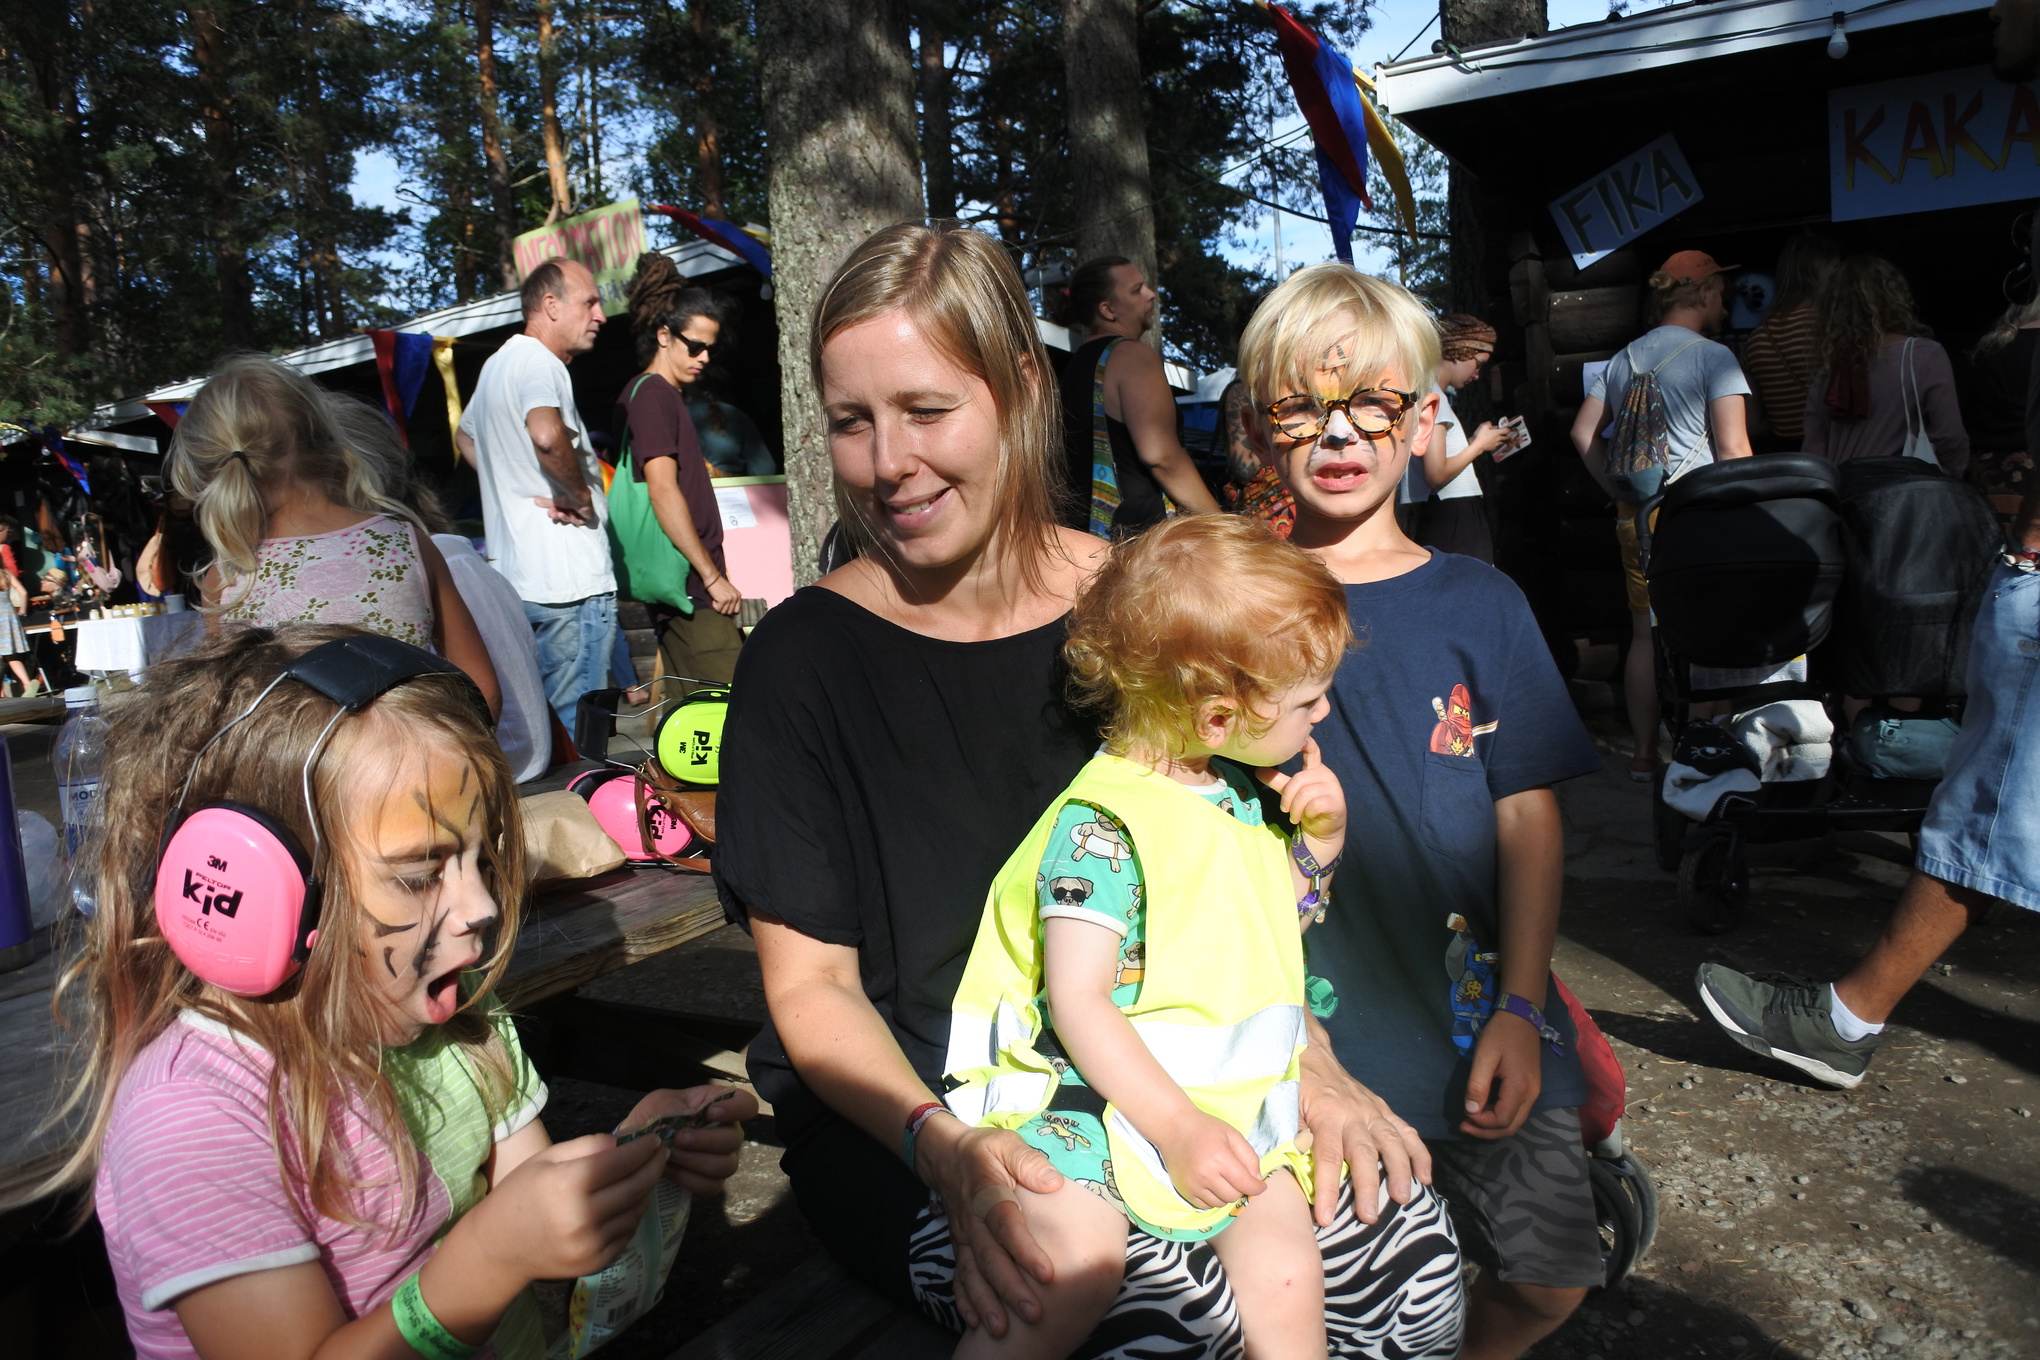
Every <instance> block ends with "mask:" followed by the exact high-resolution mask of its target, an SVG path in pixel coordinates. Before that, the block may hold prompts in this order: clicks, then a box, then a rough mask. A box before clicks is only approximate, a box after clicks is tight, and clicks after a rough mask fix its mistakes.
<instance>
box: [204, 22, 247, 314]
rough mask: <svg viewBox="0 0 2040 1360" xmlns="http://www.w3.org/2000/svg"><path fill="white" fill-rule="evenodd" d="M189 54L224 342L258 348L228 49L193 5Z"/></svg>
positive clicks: (218, 31) (216, 25) (214, 25)
mask: <svg viewBox="0 0 2040 1360" xmlns="http://www.w3.org/2000/svg"><path fill="white" fill-rule="evenodd" d="M190 15H191V37H192V41H191V59H192V63H193V64H194V65H195V66H197V67H198V88H199V120H200V122H201V123H202V124H203V126H204V130H205V158H206V165H207V168H208V172H209V173H208V176H207V178H208V180H209V184H208V187H209V188H210V190H211V197H212V223H211V231H212V240H213V272H214V274H215V275H216V277H217V280H218V286H219V295H220V343H221V344H222V345H223V346H224V347H225V348H227V349H253V348H254V347H255V280H254V276H253V275H252V274H251V273H250V272H249V268H248V247H247V244H246V243H245V242H244V241H243V240H242V239H241V230H240V220H241V205H240V203H239V201H238V195H237V194H236V192H235V182H236V175H235V164H236V161H237V148H236V146H235V141H236V139H235V136H234V124H233V117H232V113H233V96H232V95H230V94H229V93H228V92H227V61H226V53H225V52H224V51H223V50H222V48H221V38H222V36H223V34H222V32H221V29H220V23H219V19H218V17H217V16H215V15H214V13H213V12H212V10H210V9H208V8H202V7H194V8H193V9H192V10H191V11H190Z"/></svg>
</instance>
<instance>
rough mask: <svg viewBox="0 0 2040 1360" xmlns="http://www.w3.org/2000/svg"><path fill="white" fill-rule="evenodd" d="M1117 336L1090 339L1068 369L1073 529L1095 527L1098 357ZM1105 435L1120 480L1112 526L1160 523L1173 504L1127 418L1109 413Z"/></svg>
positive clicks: (1065, 393)
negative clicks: (1093, 428)
mask: <svg viewBox="0 0 2040 1360" xmlns="http://www.w3.org/2000/svg"><path fill="white" fill-rule="evenodd" d="M1117 338H1118V337H1117V336H1111V335H1101V336H1099V337H1098V338H1097V339H1096V340H1087V341H1085V342H1084V343H1083V344H1081V345H1079V346H1078V347H1077V352H1076V353H1075V354H1072V355H1071V356H1070V361H1069V363H1068V364H1067V365H1065V366H1064V368H1063V371H1062V402H1063V452H1064V453H1065V454H1066V455H1067V457H1068V459H1069V485H1070V497H1069V499H1068V501H1067V502H1065V504H1064V513H1063V524H1064V525H1065V526H1067V527H1068V528H1071V529H1078V530H1088V529H1089V528H1090V527H1091V421H1092V412H1091V400H1092V396H1093V394H1094V388H1095V384H1096V382H1097V375H1098V356H1099V355H1100V354H1102V353H1104V351H1105V346H1106V345H1108V344H1110V343H1111V342H1112V341H1113V340H1115V339H1117ZM1105 434H1106V437H1107V438H1108V439H1109V440H1110V441H1111V443H1112V466H1113V470H1114V475H1115V476H1116V477H1117V478H1118V481H1119V510H1118V512H1117V513H1115V514H1114V515H1113V516H1112V527H1113V528H1115V529H1124V530H1126V531H1128V532H1129V533H1131V532H1133V531H1135V530H1139V529H1145V528H1147V527H1148V526H1149V525H1150V524H1155V523H1158V522H1159V521H1160V520H1161V518H1162V516H1163V515H1164V514H1166V513H1167V512H1168V506H1167V505H1166V504H1165V503H1164V502H1163V500H1162V487H1161V483H1159V482H1157V481H1156V480H1155V474H1154V473H1152V472H1150V471H1148V465H1147V464H1146V463H1143V462H1141V461H1140V452H1139V451H1138V450H1137V449H1135V448H1134V446H1133V434H1132V432H1131V431H1129V430H1128V429H1127V428H1126V426H1125V424H1124V423H1123V422H1121V421H1117V420H1114V419H1113V418H1112V417H1111V416H1107V417H1105Z"/></svg>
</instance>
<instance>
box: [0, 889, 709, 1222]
mask: <svg viewBox="0 0 2040 1360" xmlns="http://www.w3.org/2000/svg"><path fill="white" fill-rule="evenodd" d="M722 924H723V916H722V907H721V905H720V904H719V903H718V902H717V901H716V896H715V886H714V884H713V883H711V882H710V881H709V880H708V878H707V877H706V876H704V875H700V874H688V873H678V872H673V871H669V870H664V869H623V870H618V871H617V872H616V873H613V874H605V875H604V876H602V877H601V878H595V879H589V880H587V881H585V882H581V883H576V884H573V885H571V886H569V887H566V888H561V889H557V890H554V891H551V892H548V893H546V894H544V895H543V896H542V897H541V898H540V899H539V901H538V902H537V903H536V904H535V905H534V906H533V908H532V910H531V911H530V912H528V913H527V915H526V917H525V920H524V925H523V929H522V930H521V931H520V932H519V935H518V941H517V952H516V954H515V956H513V957H512V959H511V960H510V966H509V969H508V971H507V972H506V973H505V974H504V977H503V982H502V985H501V987H500V989H499V993H498V994H499V995H500V996H501V997H502V999H503V1001H504V1002H505V1004H507V1005H508V1006H510V1007H511V1008H512V1009H515V1010H524V1009H527V1008H530V1007H532V1006H535V1005H537V1004H538V1003H539V1002H541V1001H544V1000H546V999H547V998H549V997H554V996H560V995H562V994H564V993H567V992H570V991H572V990H573V989H574V988H575V987H578V986H580V985H581V984H582V983H584V982H590V981H593V980H594V979H596V978H598V977H601V976H602V975H603V974H604V973H613V972H615V971H616V970H617V969H619V968H623V967H626V966H628V965H629V964H632V963H636V962H637V961H639V960H640V959H646V958H650V957H651V956H652V955H654V954H658V953H660V952H662V951H664V950H667V949H671V948H673V947H674V946H675V945H678V944H682V943H684V942H686V941H688V940H691V939H694V938H695V937H697V936H700V935H706V934H707V933H709V932H710V931H712V930H716V929H718V928H719V927H721V925H722ZM55 981H56V958H55V956H54V955H50V954H45V955H44V956H43V957H42V958H40V959H37V960H36V961H35V962H34V963H32V964H30V965H29V966H28V967H26V968H23V969H19V970H17V971H15V972H12V973H0V1194H4V1195H12V1194H15V1193H17V1192H19V1191H21V1190H24V1189H27V1188H28V1187H29V1186H32V1185H33V1184H35V1183H36V1182H37V1181H39V1180H41V1179H43V1178H44V1177H45V1176H47V1175H49V1174H50V1172H52V1171H54V1170H55V1169H56V1168H57V1167H58V1166H59V1165H61V1164H62V1162H63V1160H64V1158H65V1157H67V1156H68V1155H69V1153H70V1150H71V1147H72V1146H73V1143H74V1139H73V1135H72V1133H71V1132H70V1131H69V1130H68V1129H66V1130H49V1129H42V1128H41V1127H40V1125H41V1124H42V1123H43V1120H44V1118H45V1117H46V1116H47V1115H48V1114H49V1113H50V1111H51V1110H53V1109H54V1108H55V1106H56V1103H57V1100H58V1098H59V1094H60V1091H61V1087H62V1083H63V1082H64V1081H65V1079H66V1076H67V1064H66V1062H65V1059H64V1050H65V1049H66V1048H67V1047H68V1046H69V1041H68V1039H67V1038H66V1036H65V1035H64V1034H63V1033H61V1032H60V1031H59V1030H58V1029H57V1027H56V1025H55V1022H54V1020H53V1019H52V1017H51V1014H50V994H51V989H52V987H53V986H54V984H55ZM708 1056H713V1053H712V1052H710V1051H707V1050H704V1052H703V1054H702V1055H701V1057H708ZM700 1060H701V1059H700V1057H698V1058H697V1059H696V1061H700ZM732 1075H735V1074H732Z"/></svg>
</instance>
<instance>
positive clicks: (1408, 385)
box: [1240, 264, 1603, 1360]
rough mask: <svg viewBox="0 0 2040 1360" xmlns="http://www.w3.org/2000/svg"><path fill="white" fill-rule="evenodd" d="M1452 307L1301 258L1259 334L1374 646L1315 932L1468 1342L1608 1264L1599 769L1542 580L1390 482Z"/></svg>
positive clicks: (1396, 478) (1297, 462) (1507, 1341)
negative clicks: (1586, 1010) (1576, 814)
mask: <svg viewBox="0 0 2040 1360" xmlns="http://www.w3.org/2000/svg"><path fill="white" fill-rule="evenodd" d="M1438 362H1439V341H1438V335H1437V331H1436V329H1435V328H1434V326H1433V323H1432V321H1431V319H1430V317H1429V316H1428V315H1426V313H1425V312H1424V310H1423V308H1422V307H1421V306H1420V305H1419V304H1418V303H1417V301H1416V299H1414V298H1412V297H1411V296H1410V295H1409V294H1408V293H1407V292H1405V291H1404V290H1403V289H1401V288H1399V287H1397V286H1395V285H1394V284H1391V283H1385V282H1383V281H1381V280H1379V279H1375V278H1371V277H1369V276H1367V275H1365V274H1361V273H1359V272H1358V271H1357V270H1354V269H1352V268H1350V267H1348V266H1346V265H1340V264H1324V265H1317V266H1314V267H1312V268H1310V269H1304V270H1300V271H1298V272H1297V273H1296V274H1293V275H1291V276H1290V278H1289V279H1288V280H1287V281H1286V282H1284V283H1283V284H1282V285H1281V286H1280V287H1279V288H1277V289H1276V290H1275V291H1274V293H1272V294H1271V295H1270V296H1269V297H1268V299H1267V301H1266V302H1264V303H1262V305H1261V307H1260V308H1259V310H1258V311H1257V312H1256V313H1255V315H1254V320H1253V322H1252V324H1251V325H1249V326H1248V328H1247V332H1246V334H1245V336H1244V337H1242V340H1241V344H1240V373H1241V377H1242V379H1243V380H1244V381H1245V383H1246V385H1247V389H1248V393H1249V397H1250V406H1251V417H1252V431H1253V436H1254V438H1255V440H1256V441H1257V444H1258V447H1259V448H1260V450H1261V453H1262V456H1263V457H1264V458H1266V459H1267V460H1268V462H1269V464H1270V465H1271V466H1273V467H1274V468H1275V470H1276V472H1277V473H1278V474H1279V475H1280V476H1281V478H1282V481H1283V484H1284V485H1285V486H1286V487H1287V488H1288V490H1289V492H1290V494H1291V496H1293V497H1294V498H1295V501H1296V527H1295V530H1294V532H1293V534H1292V536H1291V542H1293V543H1295V544H1296V545H1297V546H1298V547H1301V548H1304V549H1307V550H1308V551H1310V552H1312V553H1314V554H1316V555H1317V556H1318V557H1319V558H1320V559H1321V560H1323V562H1324V563H1325V565H1326V566H1327V567H1328V568H1330V569H1331V572H1332V575H1333V576H1335V577H1336V578H1337V579H1338V580H1339V581H1340V582H1341V583H1342V584H1343V585H1344V587H1345V592H1346V601H1347V607H1348V609H1349V611H1350V614H1351V618H1352V624H1353V631H1354V634H1355V636H1356V638H1357V640H1358V641H1357V645H1356V646H1355V648H1354V649H1353V650H1352V651H1349V652H1348V653H1346V655H1345V658H1344V659H1343V660H1342V661H1341V663H1340V665H1339V669H1338V671H1337V673H1336V675H1335V677H1334V679H1333V683H1332V691H1331V698H1332V710H1331V714H1330V716H1329V717H1328V718H1326V719H1325V720H1324V721H1323V722H1321V723H1320V724H1319V725H1318V728H1317V733H1316V736H1317V741H1318V745H1319V747H1320V748H1321V750H1322V752H1323V759H1324V761H1325V764H1326V765H1327V766H1328V767H1329V768H1330V769H1331V770H1332V771H1333V773H1335V774H1336V775H1337V776H1338V778H1339V781H1340V783H1341V784H1342V785H1343V786H1344V788H1345V792H1346V799H1347V803H1348V805H1349V808H1350V817H1351V823H1350V824H1351V825H1352V826H1354V827H1355V828H1357V829H1358V834H1357V837H1356V840H1355V844H1354V847H1353V853H1352V854H1350V855H1348V856H1347V857H1346V863H1345V864H1344V865H1343V866H1342V867H1341V868H1340V870H1339V873H1338V875H1337V876H1336V877H1335V878H1334V879H1333V880H1332V892H1331V905H1330V910H1329V911H1328V912H1327V914H1326V917H1325V921H1324V924H1322V925H1320V926H1318V927H1317V928H1316V929H1314V930H1313V931H1312V932H1311V934H1310V939H1309V954H1310V960H1309V968H1310V971H1311V973H1312V974H1313V975H1315V977H1316V978H1318V979H1321V980H1322V982H1323V983H1328V984H1330V986H1329V994H1326V989H1325V988H1324V987H1322V986H1314V988H1313V992H1314V1005H1313V1009H1314V1010H1315V1011H1316V1012H1317V1014H1318V1016H1320V1017H1321V1018H1322V1024H1323V1027H1324V1029H1325V1030H1326V1031H1327V1032H1328V1034H1329V1038H1330V1043H1331V1046H1332V1050H1333V1052H1334V1053H1335V1054H1336V1055H1337V1057H1338V1059H1339V1061H1340V1062H1341V1063H1342V1064H1343V1065H1344V1066H1345V1068H1346V1070H1347V1071H1349V1072H1350V1073H1352V1074H1353V1076H1354V1077H1355V1078H1357V1079H1358V1080H1360V1081H1361V1082H1364V1083H1366V1084H1367V1085H1368V1086H1369V1087H1371V1088H1372V1089H1373V1091H1374V1092H1375V1093H1376V1094H1377V1095H1379V1096H1380V1097H1381V1098H1382V1099H1384V1100H1385V1101H1387V1102H1388V1104H1389V1106H1390V1107H1391V1108H1392V1109H1393V1110H1394V1111H1395V1113H1396V1114H1397V1115H1399V1116H1400V1117H1401V1118H1403V1119H1404V1120H1406V1121H1408V1122H1409V1123H1410V1124H1411V1125H1412V1126H1413V1127H1414V1128H1415V1130H1416V1131H1417V1133H1418V1134H1420V1135H1422V1137H1423V1139H1424V1142H1425V1145H1426V1146H1427V1147H1428V1148H1429V1150H1430V1153H1431V1159H1432V1169H1433V1176H1434V1184H1436V1185H1437V1187H1438V1188H1439V1189H1440V1190H1441V1191H1443V1192H1444V1193H1445V1195H1446V1196H1447V1198H1448V1199H1450V1200H1451V1202H1452V1209H1453V1217H1454V1221H1455V1223H1456V1224H1457V1225H1458V1227H1459V1231H1460V1235H1461V1241H1462V1244H1463V1246H1464V1247H1465V1249H1466V1251H1467V1253H1468V1255H1469V1256H1471V1257H1472V1258H1473V1259H1474V1260H1476V1261H1478V1262H1479V1263H1480V1265H1481V1267H1482V1270H1481V1276H1480V1279H1479V1281H1478V1282H1477V1283H1476V1285H1475V1286H1474V1289H1473V1291H1472V1306H1471V1309H1470V1311H1469V1315H1468V1319H1467V1330H1466V1339H1465V1349H1464V1351H1463V1352H1462V1354H1463V1355H1464V1356H1465V1357H1466V1360H1502V1357H1513V1356H1516V1355H1519V1354H1521V1353H1522V1352H1523V1351H1524V1350H1526V1349H1528V1348H1529V1347H1530V1346H1531V1345H1533V1344H1534V1343H1535V1342H1536V1341H1537V1340H1538V1339H1540V1338H1541V1337H1543V1336H1545V1335H1548V1334H1549V1333H1550V1332H1552V1331H1554V1330H1555V1329H1556V1328H1557V1327H1558V1326H1559V1325H1560V1324H1561V1323H1562V1322H1564V1321H1565V1319H1566V1317H1567V1316H1569V1315H1570V1314H1571V1312H1572V1311H1573V1309H1574V1308H1576V1307H1578V1305H1579V1302H1580V1300H1581V1299H1582V1298H1583V1297H1584V1296H1585V1294H1586V1291H1587V1289H1589V1288H1591V1287H1593V1286H1597V1285H1599V1284H1601V1283H1603V1278H1602V1277H1603V1269H1602V1263H1601V1256H1600V1237H1599V1234H1598V1232H1597V1229H1596V1222H1595V1214H1594V1204H1593V1194H1592V1191H1591V1189H1590V1186H1589V1182H1588V1178H1587V1161H1586V1151H1585V1149H1584V1148H1583V1147H1582V1146H1581V1141H1580V1123H1579V1109H1578V1107H1579V1106H1580V1105H1581V1104H1582V1103H1583V1102H1584V1101H1585V1099H1586V1094H1587V1092H1586V1084H1585V1081H1584V1079H1583V1077H1582V1075H1581V1071H1580V1065H1579V1061H1578V1056H1577V1054H1576V1052H1575V1044H1576V1040H1577V1036H1576V1034H1575V1033H1574V1031H1573V1027H1572V1024H1571V1021H1570V1019H1569V1017H1567V1015H1566V1014H1565V1008H1564V1007H1563V1006H1562V1005H1560V1004H1559V1003H1558V1001H1557V998H1556V996H1555V995H1554V994H1553V990H1552V989H1551V987H1550V981H1551V949H1552V943H1553V940H1554V939H1555V938H1556V935H1557V931H1558V909H1559V894H1560V888H1561V885H1562V882H1563V876H1564V862H1563V843H1562V833H1561V826H1560V821H1559V811H1558V802H1557V799H1556V798H1555V797H1554V796H1553V794H1552V791H1551V786H1552V785H1553V784H1555V783H1556V782H1558V781H1559V780H1561V779H1568V778H1571V777H1573V776H1575V775H1581V774H1586V773H1588V772H1590V771H1593V770H1597V769H1599V768H1600V765H1601V762H1600V757H1599V755H1598V754H1597V753H1596V751H1595V749H1594V745H1593V743H1592V741H1591V740H1589V739H1588V737H1587V734H1586V732H1585V730H1584V729H1583V728H1582V727H1581V725H1580V722H1579V718H1578V716H1577V715H1576V714H1575V713H1574V712H1573V708H1572V703H1571V701H1570V699H1569V697H1568V695H1567V693H1566V689H1565V685H1564V682H1563V681H1562V680H1560V678H1559V676H1558V672H1557V669H1556V668H1555V667H1554V666H1553V665H1552V662H1551V657H1550V654H1549V652H1548V651H1547V650H1546V648H1545V646H1544V642H1543V639H1542V637H1541V636H1540V634H1539V632H1538V629H1537V625H1536V622H1535V621H1534V620H1533V619H1532V617H1531V614H1530V609H1529V606H1528V605H1527V604H1526V603H1525V601H1524V599H1523V596H1522V593H1521V592H1520V591H1518V590H1517V589H1516V587H1515V586H1514V585H1513V584H1511V583H1510V581H1509V580H1508V578H1507V577H1505V576H1503V575H1502V574H1501V573H1499V572H1497V571H1496V570H1494V569H1493V568H1492V567H1489V566H1486V565H1484V564H1482V563H1480V562H1476V561H1474V560H1473V559H1471V558H1466V557H1456V556H1453V555H1451V554H1447V553H1435V552H1432V551H1430V550H1429V549H1426V548H1422V547H1419V546H1418V545H1417V544H1415V543H1413V542H1411V541H1410V540H1409V539H1408V538H1407V537H1405V536H1404V535H1403V533H1402V531H1401V529H1400V528H1398V527H1397V525H1396V520H1395V489H1396V486H1397V485H1398V484H1399V483H1400V482H1401V481H1402V477H1403V472H1404V470H1405V468H1407V466H1408V465H1409V462H1410V460H1411V459H1412V458H1421V457H1422V456H1423V453H1424V450H1425V449H1426V448H1427V447H1428V445H1429V441H1430V439H1431V438H1432V434H1433V429H1434V425H1435V421H1436V418H1437V412H1438V395H1437V392H1436V390H1435V386H1434V383H1433V374H1434V373H1435V371H1436V369H1437V367H1438Z"/></svg>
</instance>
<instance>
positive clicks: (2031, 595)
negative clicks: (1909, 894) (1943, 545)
mask: <svg viewBox="0 0 2040 1360" xmlns="http://www.w3.org/2000/svg"><path fill="white" fill-rule="evenodd" d="M1966 684H1967V687H1968V690H1969V706H1968V707H1967V708H1966V709H1965V710H1964V712H1963V714H1962V732H1961V734H1960V735H1959V736H1957V737H1956V738H1955V745H1954V748H1953V749H1952V750H1951V751H1949V753H1948V769H1947V773H1946V774H1945V775H1944V776H1943V777H1942V779H1941V786H1940V787H1939V788H1937V789H1935V790H1934V799H1933V802H1932V803H1931V804H1929V805H1928V807H1927V820H1926V824H1925V825H1924V826H1922V827H1921V828H1920V839H1919V853H1918V854H1917V856H1915V858H1914V866H1915V867H1916V868H1918V869H1919V871H1920V872H1921V873H1923V874H1932V875H1933V876H1934V877H1935V878H1938V879H1940V880H1941V881H1942V882H1944V883H1954V884H1957V885H1958V886H1961V887H1964V888H1969V889H1972V890H1974V891H1976V892H1980V893H1983V894H1985V895H1987V896H1990V897H1997V898H2002V899H2003V900H2005V901H2007V902H2010V903H2011V904H2012V905H2013V906H2018V907H2024V908H2026V909H2027V910H2028V911H2040V576H2036V575H2033V574H2031V573H2029V572H2022V571H2016V570H2014V569H2013V568H2011V567H2005V566H2001V567H1999V568H1998V569H1997V572H1996V574H1995V575H1993V576H1992V577H1991V580H1990V598H1988V599H1986V600H1985V601H1984V602H1983V608H1982V609H1980V610H1978V611H1977V615H1976V636H1975V641H1974V642H1973V643H1972V644H1971V645H1970V649H1969V676H1968V679H1967V682H1966Z"/></svg>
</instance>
